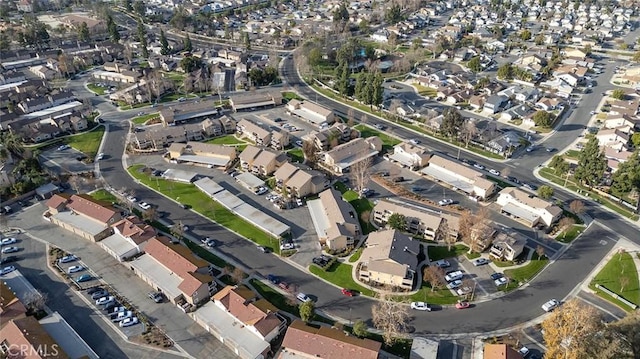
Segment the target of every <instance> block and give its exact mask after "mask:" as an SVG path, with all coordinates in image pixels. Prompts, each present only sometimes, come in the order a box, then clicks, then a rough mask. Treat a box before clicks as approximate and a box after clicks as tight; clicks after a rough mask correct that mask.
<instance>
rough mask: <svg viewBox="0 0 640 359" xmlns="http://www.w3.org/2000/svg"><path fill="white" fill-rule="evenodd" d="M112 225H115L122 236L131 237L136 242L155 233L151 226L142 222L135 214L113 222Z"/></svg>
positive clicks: (146, 238) (144, 239) (145, 239)
mask: <svg viewBox="0 0 640 359" xmlns="http://www.w3.org/2000/svg"><path fill="white" fill-rule="evenodd" d="M112 227H115V228H116V229H117V230H118V232H120V234H121V235H122V236H124V237H127V238H131V240H132V241H133V242H135V243H136V244H140V243H143V242H145V241H147V240H149V239H150V238H152V237H154V236H155V235H156V234H157V232H156V230H155V229H154V228H153V227H152V226H150V225H148V224H146V223H144V222H143V221H142V220H140V218H138V217H136V216H129V217H127V218H125V219H122V220H120V221H118V222H116V223H114V224H113V226H112Z"/></svg>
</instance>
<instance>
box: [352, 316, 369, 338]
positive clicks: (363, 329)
mask: <svg viewBox="0 0 640 359" xmlns="http://www.w3.org/2000/svg"><path fill="white" fill-rule="evenodd" d="M367 329H368V328H367V324H366V323H365V322H364V321H362V320H356V322H355V323H353V334H354V335H355V336H356V337H358V338H364V337H366V336H367V335H368V334H369V331H368V330H367Z"/></svg>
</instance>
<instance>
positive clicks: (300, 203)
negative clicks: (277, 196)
mask: <svg viewBox="0 0 640 359" xmlns="http://www.w3.org/2000/svg"><path fill="white" fill-rule="evenodd" d="M296 205H297V206H298V207H302V206H304V203H303V202H302V200H301V199H300V198H297V199H296Z"/></svg>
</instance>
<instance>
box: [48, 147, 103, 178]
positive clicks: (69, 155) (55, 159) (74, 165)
mask: <svg viewBox="0 0 640 359" xmlns="http://www.w3.org/2000/svg"><path fill="white" fill-rule="evenodd" d="M85 156H86V155H85V154H84V153H82V152H80V151H77V150H75V149H73V148H67V149H66V150H62V151H58V148H57V147H55V146H52V147H51V148H49V149H47V150H44V151H42V153H41V154H40V163H42V165H43V166H44V167H46V168H47V169H49V170H51V171H53V172H55V173H66V172H71V173H81V172H88V171H93V170H94V164H93V163H90V164H86V163H84V162H82V161H78V160H77V158H79V157H85Z"/></svg>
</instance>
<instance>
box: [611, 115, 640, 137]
mask: <svg viewBox="0 0 640 359" xmlns="http://www.w3.org/2000/svg"><path fill="white" fill-rule="evenodd" d="M602 125H603V127H604V128H606V129H616V128H617V129H619V130H620V131H622V132H623V133H630V132H632V131H638V130H640V120H639V119H637V118H635V117H632V116H629V115H626V114H623V115H618V114H609V115H607V118H606V119H604V121H603V122H602Z"/></svg>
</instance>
